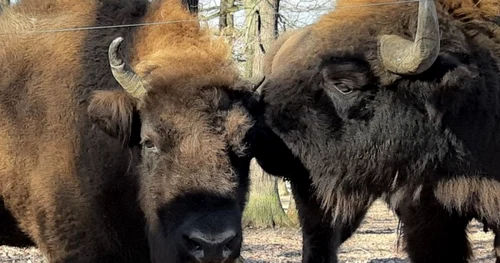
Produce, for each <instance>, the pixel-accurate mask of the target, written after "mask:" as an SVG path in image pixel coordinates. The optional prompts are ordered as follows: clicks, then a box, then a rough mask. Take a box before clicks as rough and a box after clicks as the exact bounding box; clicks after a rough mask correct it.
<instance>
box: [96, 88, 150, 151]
mask: <svg viewBox="0 0 500 263" xmlns="http://www.w3.org/2000/svg"><path fill="white" fill-rule="evenodd" d="M87 110H88V113H89V116H90V119H91V121H92V122H93V123H95V124H96V125H97V126H98V127H99V128H100V129H101V130H102V131H104V132H105V133H106V134H108V135H110V136H112V137H114V138H117V139H119V140H120V141H121V142H122V143H123V145H128V146H134V145H136V144H138V143H139V141H140V127H141V121H140V118H139V114H138V111H137V99H135V98H133V97H132V96H130V95H129V94H128V93H127V92H125V91H122V90H114V91H94V93H93V94H92V97H91V99H90V103H89V106H88V108H87Z"/></svg>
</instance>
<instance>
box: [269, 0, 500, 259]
mask: <svg viewBox="0 0 500 263" xmlns="http://www.w3.org/2000/svg"><path fill="white" fill-rule="evenodd" d="M385 2H387V1H383V0H376V1H375V0H353V1H351V0H349V1H348V0H345V1H338V3H337V7H338V8H337V9H336V10H335V11H333V12H331V13H330V14H327V15H325V16H324V17H322V18H321V19H320V20H319V21H318V22H317V23H315V24H314V25H311V26H310V27H308V28H306V29H303V30H299V31H297V32H294V33H291V34H289V35H287V36H284V37H282V39H279V40H278V41H277V42H276V44H275V46H274V47H273V49H272V50H271V51H272V52H269V54H268V57H267V58H266V61H267V62H266V65H267V66H266V72H267V73H266V78H267V80H268V82H267V83H266V85H263V87H261V90H262V92H263V93H262V94H263V95H262V98H263V104H264V105H265V106H266V109H265V116H266V118H267V119H266V123H267V124H269V125H270V126H271V128H272V129H273V131H275V132H276V133H277V134H278V136H279V137H280V138H281V139H282V140H283V141H284V142H285V143H286V144H287V145H288V147H289V149H291V150H292V151H293V152H294V153H295V154H296V156H297V157H298V159H299V160H300V161H301V162H302V163H303V164H304V165H305V166H306V167H307V168H308V169H309V172H310V177H311V178H312V179H311V180H312V185H313V186H314V187H315V189H316V192H315V194H316V196H317V197H318V202H319V203H321V204H322V209H324V210H327V211H331V212H332V214H333V220H334V221H335V219H336V218H337V219H338V220H336V223H338V222H349V221H350V222H353V221H356V220H357V219H356V218H359V216H360V215H362V214H363V213H364V212H366V209H367V207H368V206H369V204H370V203H371V201H372V200H373V199H375V198H378V197H381V196H384V198H386V200H388V202H390V204H391V206H392V207H393V208H395V209H398V208H401V210H400V211H399V212H400V215H401V218H403V219H404V220H403V221H406V227H405V230H406V232H407V234H408V235H407V236H406V237H407V238H408V243H409V245H410V247H412V249H410V252H411V253H410V254H411V257H412V260H415V261H416V262H441V261H440V260H444V259H445V258H446V256H450V258H447V259H450V260H452V259H453V260H456V262H465V261H466V260H467V259H468V258H469V257H470V256H471V253H470V250H469V247H468V243H467V240H466V236H465V230H464V229H465V226H466V225H467V222H468V220H470V219H471V218H473V217H476V218H478V219H480V220H481V219H485V220H486V221H488V223H490V224H493V225H500V217H499V215H498V207H499V206H500V203H499V194H495V193H498V191H499V189H498V186H499V185H498V178H495V179H493V178H492V177H495V176H496V172H497V171H498V169H499V168H500V166H498V165H497V164H496V163H497V161H496V158H498V155H495V154H496V152H498V153H499V154H500V150H498V145H499V144H498V142H497V141H495V140H496V137H495V136H493V137H491V140H492V141H490V140H488V139H483V138H482V137H483V135H486V134H488V136H489V135H491V134H492V133H495V134H496V133H497V130H496V129H497V128H496V125H497V124H496V123H497V122H498V119H497V117H496V116H497V115H496V114H495V113H493V112H496V110H497V108H496V106H497V104H496V102H494V101H491V100H490V99H487V98H486V96H490V98H496V96H497V95H496V94H497V89H496V88H497V83H498V68H500V23H499V22H500V5H499V3H498V1H496V0H481V1H479V0H477V1H472V0H471V1H468V0H465V1H461V0H437V1H436V3H437V9H438V13H439V19H440V28H441V33H442V38H441V39H442V41H441V46H442V49H441V50H442V52H441V54H440V58H439V59H438V60H439V62H436V65H435V66H433V68H432V69H431V70H429V72H426V73H425V74H422V76H420V75H419V76H416V77H414V78H412V77H408V76H398V75H396V74H392V73H390V72H388V71H387V70H386V69H385V68H384V67H383V65H382V64H381V62H380V60H379V58H378V53H377V36H378V35H381V34H397V35H400V36H403V37H405V38H409V39H411V36H413V35H414V34H415V29H416V24H417V23H416V22H417V19H416V17H417V5H418V3H400V4H391V5H371V6H369V5H368V4H379V3H385ZM365 4H367V5H366V6H359V7H356V8H352V7H347V6H353V5H365ZM343 5H344V7H342V6H343ZM394 21H398V22H397V23H395V22H394ZM495 64H496V65H495ZM495 66H497V67H495ZM475 81H477V83H476V84H475ZM472 82H474V83H472ZM438 83H439V87H440V88H442V91H441V92H442V94H441V92H436V94H434V93H432V92H431V91H433V90H437V89H436V88H437V87H438ZM333 84H335V85H333ZM337 84H344V85H347V86H348V87H351V88H353V90H352V91H353V94H347V95H340V93H339V92H338V91H336V89H335V88H334V86H336V85H337ZM428 86H429V87H428ZM266 88H267V89H266ZM469 89H471V91H470V92H471V94H469V93H468V92H469V91H468V90H469ZM474 89H477V92H476V91H475V90H474ZM405 90H406V91H405ZM479 90H484V92H485V93H483V95H477V94H479V93H480V92H479ZM489 92H491V93H489ZM431 94H432V96H437V97H438V98H436V99H437V101H434V100H431V99H430V97H431ZM486 94H490V95H486ZM476 95H477V96H478V97H475V96H476ZM384 96H386V97H384ZM467 96H469V97H470V100H471V101H468V100H466V98H465V97H467ZM481 96H485V97H481ZM452 97H453V98H456V99H455V100H452V99H449V98H452ZM476 100H477V101H476ZM490 102H491V103H490ZM424 103H428V104H431V105H433V106H432V107H436V108H435V109H431V108H425V107H429V105H427V104H426V105H425V106H424V105H421V104H424ZM468 103H470V104H468ZM485 103H487V105H486V106H484V109H485V111H489V114H490V115H488V117H485V119H484V121H477V119H476V118H480V119H481V118H483V116H482V115H481V114H484V113H483V112H482V113H479V110H478V112H474V109H476V108H475V107H477V105H478V104H479V105H482V104H485ZM437 105H439V106H437ZM391 107H394V108H391ZM440 107H443V108H440ZM446 107H448V108H446ZM460 107H463V108H464V109H468V110H470V111H471V112H474V113H467V114H471V115H467V116H459V115H460V114H461V113H457V112H458V111H459V109H461V108H460ZM415 108H416V109H415ZM470 108H472V109H470ZM478 108H481V107H478ZM420 111H421V112H420ZM464 111H467V110H464ZM439 112H441V113H439ZM476 113H477V117H474V116H473V115H475V114H476ZM393 114H394V115H393ZM420 114H423V115H424V116H425V117H423V118H424V119H423V120H420V119H419V118H420V117H421V116H420ZM440 114H442V115H440ZM444 114H449V116H446V117H447V118H448V121H449V122H450V123H453V124H450V126H453V127H452V128H449V129H450V130H447V131H446V132H443V133H444V134H446V135H443V136H447V137H446V139H444V138H443V141H448V142H449V143H443V144H439V145H438V141H440V140H439V139H436V142H435V143H433V145H432V146H429V145H426V142H428V141H430V140H431V138H430V137H432V136H430V134H432V135H434V134H438V132H436V131H435V130H434V125H438V126H439V125H444V124H442V123H441V121H443V118H444V117H443V115H444ZM454 114H456V115H457V116H458V117H457V116H456V115H454ZM427 115H428V116H427ZM464 115H465V113H464ZM451 116H453V117H451ZM461 117H464V118H470V119H471V120H474V121H469V122H465V121H463V120H462V122H461V119H462V118H461ZM425 118H430V119H432V121H431V122H432V123H433V124H430V123H427V120H425ZM453 118H457V119H456V120H455V119H453ZM450 119H453V120H452V121H451V120H450ZM482 120H483V119H482ZM455 122H456V123H455ZM465 123H468V124H470V125H469V126H470V127H467V128H465V127H462V126H465V125H466V124H465ZM413 125H416V127H413ZM426 125H430V126H431V127H432V128H429V129H430V130H429V132H428V133H427V132H424V133H425V134H426V135H422V134H423V133H422V134H421V132H423V131H424V130H425V129H427V128H424V126H425V127H427V126H426ZM410 127H413V128H410ZM445 127H446V126H445ZM380 129H382V131H381V132H380ZM439 129H444V127H442V126H440V127H439V128H438V130H439ZM463 129H465V130H466V131H464V130H463ZM485 129H490V131H491V132H485V131H484V130H485ZM431 131H432V132H431ZM434 132H436V133H434ZM454 132H457V134H456V135H455V134H454ZM482 132H484V133H482ZM405 133H406V134H405ZM449 133H451V134H449ZM473 134H474V135H473ZM480 134H481V135H480ZM399 135H401V136H402V138H399V137H398V136H399ZM419 136H422V137H419ZM424 136H425V139H424V138H423V137H424ZM411 138H415V139H414V140H412V139H411ZM473 138H474V139H475V141H470V140H473ZM493 138H495V139H493ZM406 139H408V141H407V140H406ZM420 140H422V142H421V141H420ZM462 140H463V141H464V142H463V144H462ZM403 141H404V142H405V143H403V144H404V145H405V146H403V145H399V143H401V142H403ZM493 141H494V142H493ZM406 143H407V144H406ZM475 143H476V144H477V145H479V143H480V145H482V146H472V145H476V144H475ZM491 144H494V145H495V146H491ZM417 145H419V146H421V147H422V149H420V148H418V146H417ZM450 145H453V146H450ZM399 147H401V148H399ZM449 147H452V149H453V150H451V149H450V148H449ZM454 147H456V148H454ZM475 147H479V148H481V149H482V151H484V152H481V154H479V153H478V152H480V150H477V149H476V148H475ZM486 147H491V151H490V150H486ZM424 148H425V150H423V149H424ZM467 148H473V149H474V150H471V151H475V152H474V153H469V152H468V150H467ZM488 149H490V148H488ZM391 150H394V154H388V153H389V152H390V151H391ZM446 151H450V152H453V153H450V155H451V156H455V155H454V154H456V155H458V156H461V155H462V154H463V155H467V156H468V157H462V158H461V160H471V159H474V158H472V156H474V157H475V158H479V159H482V158H483V157H482V156H483V155H484V156H487V157H484V159H483V160H481V161H479V162H480V163H481V165H482V166H481V167H487V168H482V169H485V170H487V171H484V173H486V174H488V175H489V176H490V177H487V176H484V174H483V173H481V175H479V174H477V172H478V171H476V170H474V168H470V167H476V166H475V165H476V164H474V165H470V166H467V165H464V166H460V165H459V164H457V167H455V166H453V167H452V168H446V169H449V170H447V171H446V172H445V174H440V171H433V172H428V171H427V170H426V169H430V170H432V168H431V167H433V166H432V165H437V164H435V163H439V161H437V160H442V159H444V158H445V157H444V156H440V157H438V156H433V157H429V159H426V158H427V157H426V156H427V155H429V156H430V155H432V154H434V153H435V154H436V155H439V154H442V153H444V152H446ZM493 152H495V154H493ZM469 154H471V155H472V156H469ZM479 155H481V157H476V156H479ZM402 156H405V157H402ZM417 156H418V157H417ZM419 158H421V159H419ZM446 158H450V157H448V155H447V157H446ZM414 159H415V160H414ZM457 159H458V158H457ZM263 162H264V161H263ZM265 162H270V161H269V160H266V161H265ZM464 162H467V161H464ZM470 162H471V163H472V162H474V161H470ZM477 165H478V166H479V164H477ZM464 167H469V168H464ZM461 169H463V170H464V171H463V172H462V170H461ZM436 170H438V169H437V168H436ZM458 170H460V171H458ZM427 172H428V174H426V173H427ZM448 173H453V176H452V175H449V174H448ZM454 173H458V174H454ZM424 174H425V175H424ZM459 174H460V175H462V174H465V175H464V176H463V177H461V176H458V175H459ZM424 177H425V178H426V180H427V181H425V183H424V180H423V178H424ZM436 178H438V179H439V180H437V179H436ZM379 180H380V181H379ZM292 181H293V179H292ZM377 182H378V183H377ZM430 182H432V183H430ZM465 188H467V189H466V190H464V189H465ZM459 190H464V191H459ZM495 208H496V209H495ZM299 209H300V208H299ZM450 210H452V211H453V212H452V213H451V214H450ZM427 219H429V221H428V222H429V224H428V225H425V222H426V220H427ZM301 220H302V221H303V222H302V223H303V225H308V222H309V221H311V222H315V220H318V218H317V217H316V216H314V215H307V214H305V216H304V218H302V219H301ZM440 220H441V221H440ZM354 225H356V224H354ZM445 230H446V231H448V232H453V236H452V235H450V236H447V235H446V234H445ZM308 231H309V232H311V233H312V232H314V231H313V230H312V229H309V230H308ZM316 231H323V226H321V227H320V228H318V229H317V230H316ZM433 231H434V232H436V231H439V233H437V234H434V233H433ZM304 235H305V236H304V239H311V236H306V235H307V233H306V232H304ZM429 235H434V239H432V240H429V242H427V243H426V244H421V243H422V240H424V239H425V238H426V237H428V236H429ZM323 239H324V237H323ZM450 240H451V241H450ZM319 242H320V241H318V242H316V243H319ZM321 242H322V240H321ZM309 243H311V244H314V243H315V241H314V240H309ZM436 244H446V245H443V246H442V247H440V249H437V248H434V249H433V248H430V247H429V246H431V245H434V246H435V245H436ZM311 246H312V245H311ZM310 249H317V250H318V251H322V249H321V248H312V247H304V250H305V251H307V250H310ZM332 250H335V249H332ZM424 251H425V253H422V252H424ZM455 251H460V253H455ZM319 253H321V252H319ZM319 257H320V258H321V257H323V258H332V257H333V256H331V255H320V256H319ZM499 258H500V257H499ZM305 260H306V262H309V261H307V260H308V259H305ZM310 262H313V261H310Z"/></svg>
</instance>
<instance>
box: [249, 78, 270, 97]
mask: <svg viewBox="0 0 500 263" xmlns="http://www.w3.org/2000/svg"><path fill="white" fill-rule="evenodd" d="M267 82H269V80H267V78H266V76H263V77H262V79H261V80H260V81H259V82H258V83H257V84H256V85H255V86H254V87H253V92H254V94H256V95H260V94H261V92H262V87H263V86H264V85H265V84H267Z"/></svg>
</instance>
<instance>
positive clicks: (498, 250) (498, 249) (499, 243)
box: [491, 227, 500, 263]
mask: <svg viewBox="0 0 500 263" xmlns="http://www.w3.org/2000/svg"><path fill="white" fill-rule="evenodd" d="M491 228H492V230H493V234H494V235H495V240H494V241H493V246H494V247H495V257H496V261H495V262H496V263H500V228H499V227H491Z"/></svg>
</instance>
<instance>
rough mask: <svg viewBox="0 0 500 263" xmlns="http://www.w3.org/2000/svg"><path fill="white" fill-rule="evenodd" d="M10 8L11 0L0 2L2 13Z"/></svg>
mask: <svg viewBox="0 0 500 263" xmlns="http://www.w3.org/2000/svg"><path fill="white" fill-rule="evenodd" d="M8 6H10V0H0V13H2V11H3V10H4V9H5V8H7V7H8Z"/></svg>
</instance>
